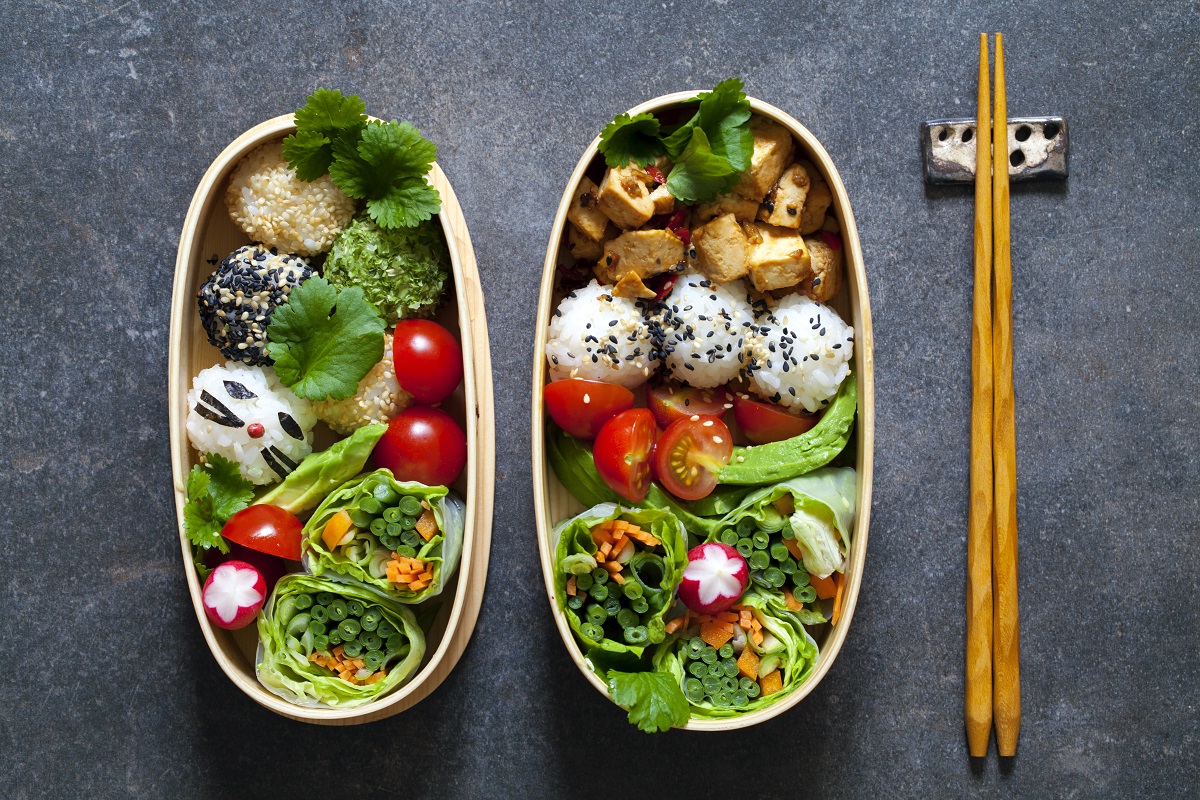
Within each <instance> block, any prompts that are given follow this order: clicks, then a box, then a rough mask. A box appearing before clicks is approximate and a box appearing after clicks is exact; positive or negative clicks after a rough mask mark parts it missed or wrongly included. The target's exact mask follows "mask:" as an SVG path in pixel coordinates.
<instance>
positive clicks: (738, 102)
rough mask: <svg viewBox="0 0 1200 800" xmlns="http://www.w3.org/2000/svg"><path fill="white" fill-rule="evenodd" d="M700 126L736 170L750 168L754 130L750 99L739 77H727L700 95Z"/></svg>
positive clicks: (713, 146)
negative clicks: (751, 125) (751, 119)
mask: <svg viewBox="0 0 1200 800" xmlns="http://www.w3.org/2000/svg"><path fill="white" fill-rule="evenodd" d="M697 113H698V114H699V116H700V127H701V128H703V129H704V133H705V135H707V136H708V138H709V142H710V143H711V145H712V151H713V153H715V154H716V155H719V156H721V157H722V158H724V159H726V160H727V161H729V163H730V165H731V166H732V167H733V169H734V171H735V172H745V171H746V170H747V169H749V168H750V156H751V155H753V153H754V134H752V133H751V132H750V126H749V125H748V124H747V123H749V122H750V101H749V100H747V99H746V93H745V92H744V91H742V82H741V80H740V79H738V78H727V79H725V80H723V81H721V82H720V83H718V84H717V85H716V87H715V88H714V89H713V90H712V91H711V92H705V93H703V94H701V95H700V110H699V111H698V112H697Z"/></svg>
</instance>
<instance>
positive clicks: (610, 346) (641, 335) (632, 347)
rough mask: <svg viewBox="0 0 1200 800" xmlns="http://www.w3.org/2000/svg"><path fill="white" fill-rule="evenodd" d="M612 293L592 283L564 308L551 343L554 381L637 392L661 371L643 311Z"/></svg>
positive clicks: (552, 329) (548, 350)
mask: <svg viewBox="0 0 1200 800" xmlns="http://www.w3.org/2000/svg"><path fill="white" fill-rule="evenodd" d="M612 288H613V287H611V286H605V285H603V284H600V283H598V282H597V281H595V280H593V281H592V282H591V283H589V284H588V285H587V286H585V287H584V288H582V289H579V290H578V291H574V292H571V293H570V294H569V295H567V296H566V297H565V298H563V301H562V302H561V303H559V305H558V310H556V311H555V312H554V317H553V318H552V319H551V320H550V334H549V340H548V341H547V342H546V358H547V360H548V361H549V362H550V379H551V380H555V381H558V380H563V379H566V378H582V379H584V380H593V381H604V382H605V383H616V384H620V385H621V386H624V387H625V388H627V389H633V388H636V387H638V386H640V385H642V384H643V383H645V382H646V379H647V378H649V377H650V376H651V375H652V374H653V373H654V371H655V370H656V369H658V361H656V360H654V359H653V358H652V357H651V354H652V351H653V344H652V340H651V336H650V327H649V325H647V323H646V320H645V319H643V317H642V310H641V308H640V307H639V306H638V304H637V303H636V302H635V301H633V300H630V299H629V298H626V297H615V296H613V293H612Z"/></svg>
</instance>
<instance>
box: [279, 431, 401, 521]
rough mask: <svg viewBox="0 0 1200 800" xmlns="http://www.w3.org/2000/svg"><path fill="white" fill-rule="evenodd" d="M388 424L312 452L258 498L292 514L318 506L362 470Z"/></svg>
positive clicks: (353, 434)
mask: <svg viewBox="0 0 1200 800" xmlns="http://www.w3.org/2000/svg"><path fill="white" fill-rule="evenodd" d="M387 427H388V426H387V425H386V424H384V423H379V424H376V425H364V426H363V427H361V428H359V429H358V430H356V431H355V432H354V433H352V434H350V436H348V437H347V438H345V439H342V440H341V441H339V442H336V443H334V445H333V446H332V447H330V448H329V449H328V450H323V451H321V452H320V453H309V454H308V455H307V456H306V457H305V458H304V460H303V461H301V462H300V466H298V467H296V469H294V470H292V472H291V473H290V474H289V475H288V476H287V477H286V478H284V479H283V482H282V483H280V484H279V485H277V486H275V488H273V489H271V491H269V492H267V493H266V494H264V495H263V496H262V497H260V498H259V499H258V502H260V503H270V504H271V505H276V506H279V507H280V508H282V509H284V510H285V511H289V512H291V513H292V514H301V513H303V512H305V511H308V510H309V509H310V508H314V507H316V506H317V505H318V504H319V503H320V502H321V501H322V500H324V499H325V497H326V495H328V494H329V493H330V492H332V491H333V490H334V489H336V488H337V487H339V486H341V485H342V484H343V483H345V482H346V481H348V480H350V479H351V478H353V477H354V476H355V475H357V474H358V473H359V472H361V471H362V468H363V466H364V465H365V464H366V463H367V459H368V458H370V456H371V451H372V450H374V449H375V443H376V442H378V441H379V439H380V437H382V436H383V434H384V433H386V432H387Z"/></svg>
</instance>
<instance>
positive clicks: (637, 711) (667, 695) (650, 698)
mask: <svg viewBox="0 0 1200 800" xmlns="http://www.w3.org/2000/svg"><path fill="white" fill-rule="evenodd" d="M608 692H609V694H610V695H612V699H613V702H615V703H616V704H617V705H619V706H621V707H622V708H624V709H625V710H627V711H628V712H629V721H630V723H632V724H634V725H637V726H638V728H639V729H640V730H642V731H645V732H646V733H654V732H655V731H668V730H670V729H671V727H672V726H681V725H686V724H687V721H688V701H687V698H686V697H684V696H683V690H682V689H680V688H679V683H678V682H677V681H676V680H675V678H674V676H672V675H671V674H670V673H667V672H609V673H608Z"/></svg>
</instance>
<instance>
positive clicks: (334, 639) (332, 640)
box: [329, 628, 342, 647]
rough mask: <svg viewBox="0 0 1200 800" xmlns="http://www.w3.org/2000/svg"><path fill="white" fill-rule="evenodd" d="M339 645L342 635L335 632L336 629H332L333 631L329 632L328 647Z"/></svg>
mask: <svg viewBox="0 0 1200 800" xmlns="http://www.w3.org/2000/svg"><path fill="white" fill-rule="evenodd" d="M341 643H342V635H341V634H340V633H338V632H337V628H334V629H333V630H331V631H330V632H329V646H330V647H337V646H338V645H339V644H341Z"/></svg>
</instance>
